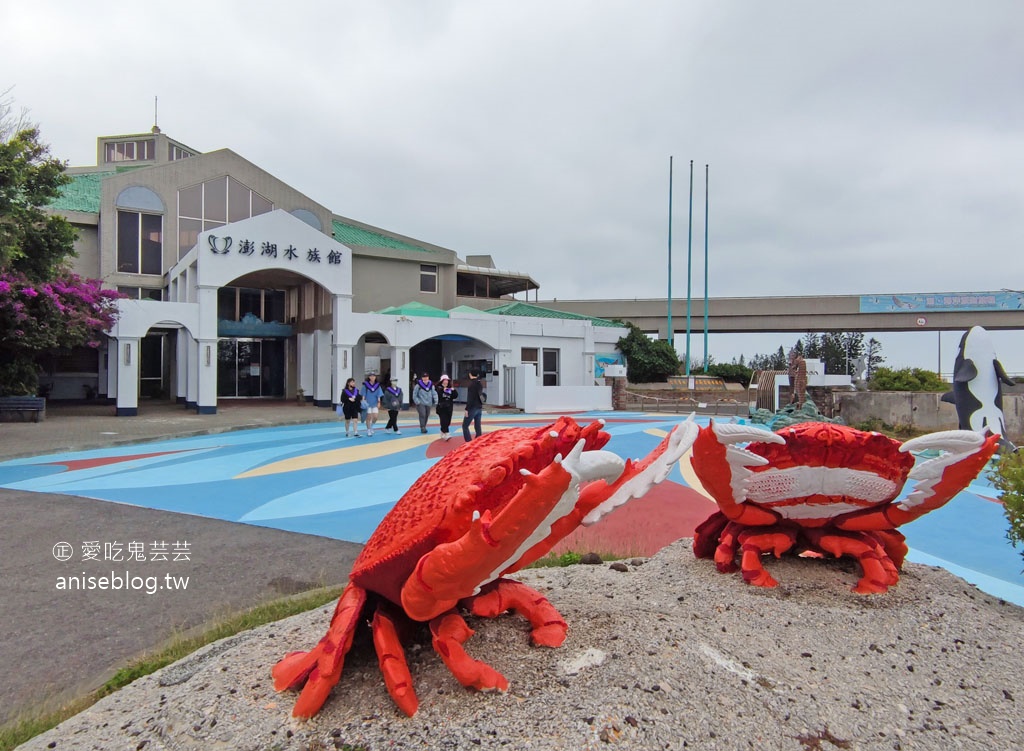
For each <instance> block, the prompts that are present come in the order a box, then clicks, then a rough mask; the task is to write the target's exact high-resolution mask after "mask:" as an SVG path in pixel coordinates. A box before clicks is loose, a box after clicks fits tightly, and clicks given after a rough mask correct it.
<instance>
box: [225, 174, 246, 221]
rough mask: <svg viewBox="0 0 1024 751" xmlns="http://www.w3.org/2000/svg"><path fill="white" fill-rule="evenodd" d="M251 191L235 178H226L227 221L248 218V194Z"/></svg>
mask: <svg viewBox="0 0 1024 751" xmlns="http://www.w3.org/2000/svg"><path fill="white" fill-rule="evenodd" d="M251 193H252V191H251V190H249V189H248V188H247V187H245V186H244V185H242V183H240V182H238V180H235V179H234V178H233V177H229V178H228V221H229V222H237V221H239V220H241V219H248V218H249V216H250V214H249V196H250V195H251Z"/></svg>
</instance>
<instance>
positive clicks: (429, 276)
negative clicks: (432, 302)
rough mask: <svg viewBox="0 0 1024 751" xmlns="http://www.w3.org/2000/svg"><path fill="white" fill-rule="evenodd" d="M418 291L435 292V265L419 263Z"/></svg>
mask: <svg viewBox="0 0 1024 751" xmlns="http://www.w3.org/2000/svg"><path fill="white" fill-rule="evenodd" d="M420 292H431V293H432V292H437V266H435V265H433V264H430V263H421V264H420Z"/></svg>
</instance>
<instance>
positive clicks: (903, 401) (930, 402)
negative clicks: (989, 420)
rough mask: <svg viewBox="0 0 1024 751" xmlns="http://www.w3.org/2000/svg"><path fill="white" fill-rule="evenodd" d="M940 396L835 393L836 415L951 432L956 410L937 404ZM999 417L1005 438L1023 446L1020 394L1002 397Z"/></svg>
mask: <svg viewBox="0 0 1024 751" xmlns="http://www.w3.org/2000/svg"><path fill="white" fill-rule="evenodd" d="M941 397H942V394H938V393H914V392H906V391H857V392H851V393H835V394H834V399H835V403H836V412H837V414H838V415H841V416H842V418H843V420H845V421H846V423H847V424H848V425H856V424H857V423H860V422H865V421H867V420H871V419H880V420H881V421H882V422H885V423H888V424H890V425H912V426H913V427H915V428H918V429H919V430H927V431H934V430H955V429H956V428H957V416H956V408H955V407H954V406H953V405H952V404H948V403H946V402H943V401H940V399H941ZM1003 417H1004V418H1005V419H1006V429H1007V432H1008V433H1009V438H1010V440H1011V441H1013V442H1014V443H1016V444H1020V443H1024V395H1022V394H1003Z"/></svg>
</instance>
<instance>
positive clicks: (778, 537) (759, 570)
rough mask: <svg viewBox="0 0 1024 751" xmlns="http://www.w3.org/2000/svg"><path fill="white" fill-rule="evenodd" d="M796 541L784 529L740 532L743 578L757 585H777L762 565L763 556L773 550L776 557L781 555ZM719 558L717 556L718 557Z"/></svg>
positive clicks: (748, 582)
mask: <svg viewBox="0 0 1024 751" xmlns="http://www.w3.org/2000/svg"><path fill="white" fill-rule="evenodd" d="M795 542H796V539H795V537H794V536H793V535H792V534H788V533H787V532H784V531H782V530H777V529H776V530H765V531H750V530H748V531H746V532H741V533H740V534H739V543H740V549H741V550H742V555H741V557H740V570H741V571H742V572H743V580H744V581H745V582H747V584H753V585H754V586H755V587H777V586H779V583H778V582H777V581H776V580H775V579H774V578H773V577H772V575H771V574H769V573H768V572H767V571H766V570H765V568H764V566H763V565H761V556H763V555H764V554H765V553H766V552H771V553H773V554H774V555H775V557H776V558H778V557H779V556H781V555H782V554H783V553H785V552H786V551H787V550H789V549H790V548H791V547H793V544H794V543H795ZM716 560H717V557H716Z"/></svg>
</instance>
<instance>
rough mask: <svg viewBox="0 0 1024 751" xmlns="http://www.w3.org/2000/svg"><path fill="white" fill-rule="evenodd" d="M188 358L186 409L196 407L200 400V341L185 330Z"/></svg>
mask: <svg viewBox="0 0 1024 751" xmlns="http://www.w3.org/2000/svg"><path fill="white" fill-rule="evenodd" d="M185 348H186V349H187V350H188V356H187V358H186V374H187V375H186V380H185V409H195V408H196V404H198V402H199V342H197V341H196V340H195V339H193V338H192V335H191V334H189V333H188V332H185Z"/></svg>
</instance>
